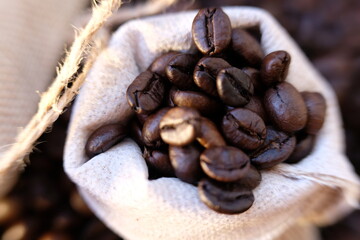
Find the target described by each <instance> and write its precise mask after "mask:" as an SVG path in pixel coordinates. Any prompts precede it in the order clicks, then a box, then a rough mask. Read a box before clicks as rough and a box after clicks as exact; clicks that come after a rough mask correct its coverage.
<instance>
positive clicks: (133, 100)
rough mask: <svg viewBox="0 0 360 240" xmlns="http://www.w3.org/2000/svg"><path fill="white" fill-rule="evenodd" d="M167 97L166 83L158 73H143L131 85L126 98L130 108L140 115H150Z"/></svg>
mask: <svg viewBox="0 0 360 240" xmlns="http://www.w3.org/2000/svg"><path fill="white" fill-rule="evenodd" d="M164 95H165V82H164V80H163V79H162V78H161V77H160V75H157V74H156V73H152V72H150V71H145V72H142V73H141V74H140V75H139V76H137V77H136V78H135V80H134V81H133V82H132V83H131V84H130V85H129V87H128V89H127V91H126V98H127V101H128V103H129V105H130V107H131V108H132V109H133V110H134V111H135V112H136V113H139V114H149V113H151V112H153V111H154V110H156V109H157V108H158V107H159V106H160V104H161V102H162V100H163V98H164Z"/></svg>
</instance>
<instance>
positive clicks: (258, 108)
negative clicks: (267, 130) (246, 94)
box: [243, 96, 267, 122]
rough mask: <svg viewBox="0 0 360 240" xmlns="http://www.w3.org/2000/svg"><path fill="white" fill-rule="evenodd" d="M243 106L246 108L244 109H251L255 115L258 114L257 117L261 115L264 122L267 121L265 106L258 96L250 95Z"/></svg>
mask: <svg viewBox="0 0 360 240" xmlns="http://www.w3.org/2000/svg"><path fill="white" fill-rule="evenodd" d="M243 108H246V109H248V110H250V111H253V112H254V113H256V114H257V115H259V117H261V119H262V120H263V121H264V122H266V121H267V116H266V112H265V108H264V105H263V104H262V101H261V99H260V97H258V96H252V97H251V98H250V101H249V102H248V104H246V105H245V106H244V107H243Z"/></svg>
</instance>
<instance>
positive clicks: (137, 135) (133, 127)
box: [129, 119, 145, 148]
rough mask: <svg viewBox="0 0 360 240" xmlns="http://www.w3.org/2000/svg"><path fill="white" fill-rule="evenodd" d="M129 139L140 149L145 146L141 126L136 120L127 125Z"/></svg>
mask: <svg viewBox="0 0 360 240" xmlns="http://www.w3.org/2000/svg"><path fill="white" fill-rule="evenodd" d="M129 133H130V137H131V138H132V139H133V140H134V141H135V142H136V143H137V144H138V145H139V147H140V148H143V147H144V146H145V143H144V140H143V137H142V126H141V124H140V123H139V121H138V120H137V119H132V120H131V121H130V124H129Z"/></svg>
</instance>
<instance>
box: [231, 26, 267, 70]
mask: <svg viewBox="0 0 360 240" xmlns="http://www.w3.org/2000/svg"><path fill="white" fill-rule="evenodd" d="M232 49H233V51H234V52H235V53H236V54H238V55H239V56H240V57H242V58H243V59H244V60H245V61H246V62H247V63H248V64H249V65H250V66H255V67H259V66H260V65H261V61H262V59H263V57H264V52H263V50H262V48H261V45H260V43H259V42H258V41H257V40H256V39H255V38H254V37H253V36H251V34H249V33H248V32H247V31H245V30H244V29H242V28H235V29H233V30H232Z"/></svg>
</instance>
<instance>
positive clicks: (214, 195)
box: [198, 178, 255, 214]
mask: <svg viewBox="0 0 360 240" xmlns="http://www.w3.org/2000/svg"><path fill="white" fill-rule="evenodd" d="M198 191H199V196H200V199H201V201H202V202H203V203H205V204H206V205H207V206H208V207H209V208H211V209H213V210H215V211H216V212H219V213H226V214H236V213H242V212H245V211H246V210H248V209H249V208H250V207H251V206H252V204H253V202H254V200H255V199H254V195H253V193H252V192H251V190H249V189H247V188H245V187H244V186H242V185H241V184H240V185H239V184H237V182H235V183H218V182H215V181H213V180H210V179H206V178H205V179H203V180H201V181H200V182H199V186H198Z"/></svg>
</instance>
